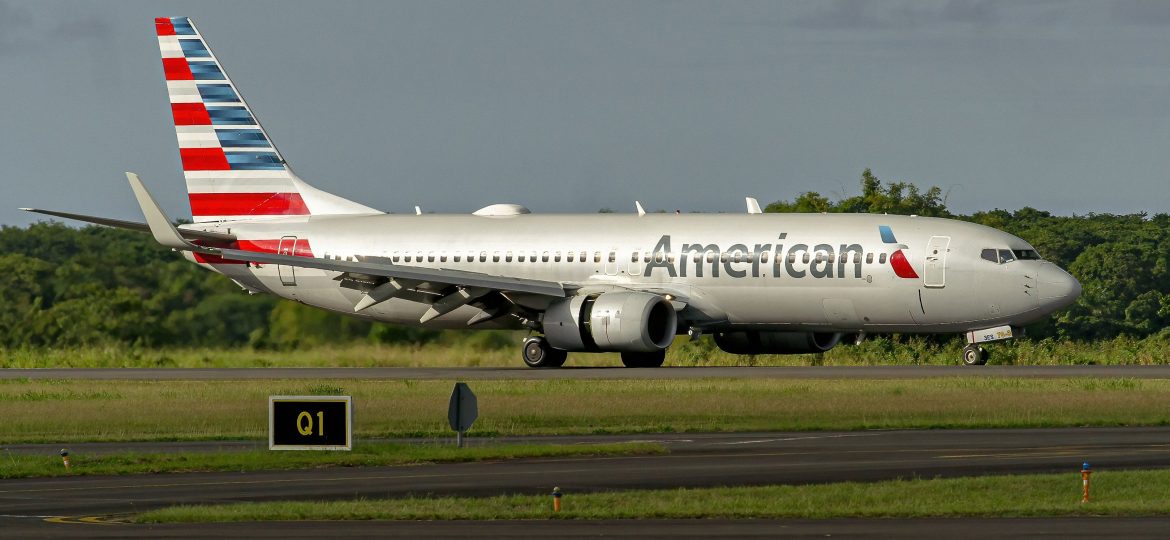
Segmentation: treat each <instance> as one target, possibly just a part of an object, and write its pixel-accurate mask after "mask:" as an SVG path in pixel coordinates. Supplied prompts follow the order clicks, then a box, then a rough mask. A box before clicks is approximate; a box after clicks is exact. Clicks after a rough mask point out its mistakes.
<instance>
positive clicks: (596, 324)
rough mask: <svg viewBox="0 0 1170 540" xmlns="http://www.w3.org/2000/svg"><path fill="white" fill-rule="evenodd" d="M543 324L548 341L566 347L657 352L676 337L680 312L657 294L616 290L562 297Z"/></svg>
mask: <svg viewBox="0 0 1170 540" xmlns="http://www.w3.org/2000/svg"><path fill="white" fill-rule="evenodd" d="M543 326H544V338H545V339H546V340H548V344H549V345H551V346H553V347H555V348H557V349H561V350H564V351H615V352H655V351H660V350H662V349H665V348H667V347H669V346H670V343H671V341H673V340H674V334H675V332H676V331H677V329H678V315H677V314H675V312H674V306H672V305H671V304H670V302H669V301H668V300H666V299H665V298H663V297H661V296H658V295H656V294H650V293H640V292H611V293H601V294H591V295H587V296H574V297H572V298H566V299H564V300H559V301H557V302H555V303H554V304H553V305H551V306H549V308H548V310H546V311H545V312H544V321H543Z"/></svg>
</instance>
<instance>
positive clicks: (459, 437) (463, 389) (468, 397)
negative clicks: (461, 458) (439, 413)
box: [447, 383, 479, 448]
mask: <svg viewBox="0 0 1170 540" xmlns="http://www.w3.org/2000/svg"><path fill="white" fill-rule="evenodd" d="M477 416H479V406H478V404H477V403H476V402H475V394H473V393H471V388H468V386H467V383H455V389H454V390H452V391H451V406H450V407H448V408H447V421H448V422H450V423H451V429H453V430H455V444H456V445H458V446H459V448H463V434H464V433H466V432H467V430H469V429H471V423H472V422H475V418H476V417H477Z"/></svg>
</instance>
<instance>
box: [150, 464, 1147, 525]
mask: <svg viewBox="0 0 1170 540" xmlns="http://www.w3.org/2000/svg"><path fill="white" fill-rule="evenodd" d="M1092 497H1093V498H1092V500H1091V501H1090V502H1089V503H1087V504H1081V502H1080V501H1081V478H1080V474H1079V473H1075V472H1074V473H1068V474H1059V475H1057V474H1045V475H1019V476H983V477H976V478H953V479H928V480H917V479H916V480H895V481H886V482H875V483H856V482H848V483H836V484H821V485H807V486H766V487H739V488H714V489H674V490H647V491H618V492H607V493H585V494H574V493H572V492H569V493H566V494H565V496H564V498H563V499H562V502H563V504H564V508H563V510H562V511H561V512H560V513H553V512H552V503H551V497H549V496H548V495H538V496H537V495H510V496H497V497H487V498H453V497H445V498H408V499H392V500H359V501H333V502H322V501H317V502H260V503H241V504H231V505H217V506H180V507H174V508H167V509H162V510H157V511H153V512H147V513H145V514H143V515H140V516H138V518H137V520H138V521H139V522H146V523H164V522H206V521H264V520H272V521H275V520H282V521H284V520H356V519H415V520H417V519H421V520H432V519H433V520H438V519H551V518H559V519H637V518H675V519H679V518H683V519H685V518H695V519H698V518H732V519H735V518H805V519H807V518H815V519H822V518H849V517H855V518H862V517H866V518H884V517H889V518H894V517H899V518H910V517H916V518H919V517H959V516H973V517H983V516H985V517H992V516H994V517H1031V516H1035V517H1041V516H1165V515H1170V470H1151V471H1117V472H1112V471H1110V472H1100V471H1098V472H1096V473H1094V475H1093V484H1092Z"/></svg>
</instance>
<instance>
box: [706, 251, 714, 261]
mask: <svg viewBox="0 0 1170 540" xmlns="http://www.w3.org/2000/svg"><path fill="white" fill-rule="evenodd" d="M707 262H709V263H713V262H715V252H714V251H708V252H707Z"/></svg>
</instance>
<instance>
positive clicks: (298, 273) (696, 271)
mask: <svg viewBox="0 0 1170 540" xmlns="http://www.w3.org/2000/svg"><path fill="white" fill-rule="evenodd" d="M155 28H156V33H157V36H158V42H159V47H160V50H161V52H162V64H163V72H164V74H165V78H166V86H167V92H168V95H169V96H170V102H171V113H172V116H173V117H174V122H175V131H176V134H177V138H178V144H179V154H180V157H181V161H182V169H183V175H184V177H185V179H186V183H187V191H188V194H189V199H190V205H191V214H192V218H193V222H192V223H190V224H184V225H180V226H175V225H173V224H172V223H171V221H170V220H169V219H167V217H166V216H167V214H166V213H165V212H164V211H163V210H162V209H161V208H160V207H159V205H158V203H157V202H156V201H155V200H154V198H153V197H152V196H151V194H150V193H149V192H148V191H147V188H146V186H145V185H144V183H143V182H142V181H141V180H140V179H139V178H138V176H137V175H135V174H133V173H127V179H128V180H129V183H130V186H131V189H132V191H133V193H134V195H135V197H136V198H137V201H138V203H139V205H140V206H141V208H142V212H143V215H144V216H145V218H146V222H145V223H140V222H131V221H124V220H117V219H110V218H102V217H96V216H87V215H82V214H74V213H67V212H59V211H50V210H40V209H25V210H29V211H33V212H39V213H43V214H47V215H51V216H57V217H65V218H70V219H77V220H82V221H87V222H91V223H98V224H102V225H108V226H114V227H123V228H129V229H135V230H141V231H149V232H150V233H151V234H152V235H153V236H154V238H155V239H156V240H157V241H158V242H159V243H160V244H162V245H163V246H166V247H169V248H172V249H173V250H176V251H179V252H181V253H182V255H183V256H184V257H185V258H187V259H188V260H190V261H192V262H194V263H196V264H198V265H200V266H202V267H204V268H206V269H208V270H210V271H212V272H217V273H219V274H222V275H224V276H226V277H228V278H229V279H231V280H233V281H234V282H236V283H237V284H239V285H240V286H241V287H242V288H243V289H245V290H247V291H248V292H250V293H264V294H273V295H276V296H279V297H281V298H286V299H289V300H294V301H297V302H302V303H304V304H307V305H310V306H315V307H318V308H321V309H326V310H329V311H333V312H337V313H343V314H346V315H350V316H354V317H360V318H363V319H368V320H371V321H382V322H387V323H394V324H402V325H418V326H425V327H430V328H445V329H466V328H472V329H477V328H484V329H486V328H494V329H514V330H527V331H529V336H528V337H527V338H526V339H525V340H524V342H523V346H522V347H521V357H522V359H523V361H524V363H525V364H526V365H528V366H529V367H533V368H554V367H560V366H561V365H563V364H564V363H565V361H566V358H567V354H568V353H570V352H572V353H595V352H617V353H620V355H621V360H622V363H623V364H624V365H626V366H628V367H658V366H661V365H662V364H663V361H664V359H665V356H666V350H667V348H668V347H670V345H671V344H672V342H673V340H674V339H675V338H676V336H680V335H689V336H690V337H691V338H692V339H697V338H698V337H700V336H702V335H703V334H710V335H711V336H713V338H714V341H715V343H716V345H718V347H719V348H720V349H722V350H724V351H727V352H729V353H734V354H744V355H754V354H798V353H818V352H825V351H828V350H829V349H832V348H833V347H835V346H837V345H838V344H841V343H847V342H860V340H861V339H862V338H864V337H865V336H866V335H867V334H874V333H882V334H886V333H902V334H940V333H957V334H963V335H964V336H965V337H966V341H967V346H966V347H964V349H963V353H962V362H963V363H965V364H968V365H978V364H983V363H985V362H986V361H987V359H988V353H987V350H986V349H985V348H984V347H983V345H984V344H986V343H991V342H996V341H1001V340H1005V339H1012V338H1016V337H1019V336H1020V335H1021V332H1022V331H1021V327H1022V326H1023V325H1027V324H1029V323H1032V322H1035V321H1038V320H1040V319H1042V318H1044V317H1046V316H1048V315H1050V314H1051V313H1053V312H1055V311H1057V310H1059V309H1061V308H1064V307H1066V306H1068V305H1069V304H1071V303H1072V302H1073V301H1075V300H1076V298H1077V297H1078V295H1079V294H1080V291H1081V286H1080V283H1078V282H1077V280H1076V279H1074V278H1073V277H1072V276H1071V275H1069V274H1068V273H1066V272H1065V271H1064V270H1062V269H1060V268H1059V267H1057V266H1056V265H1055V264H1053V263H1051V262H1047V261H1044V260H1042V259H1041V257H1040V256H1039V255H1038V254H1037V252H1036V250H1035V249H1034V248H1033V247H1032V246H1031V245H1030V244H1028V243H1027V242H1025V241H1024V240H1022V239H1020V238H1017V237H1015V236H1012V235H1010V234H1007V233H1005V232H1002V231H999V230H996V229H993V228H990V227H985V226H982V225H977V224H973V223H967V222H962V221H956V220H950V219H940V218H927V217H916V216H894V215H873V214H767V213H763V212H762V211H761V210H760V206H759V203H758V202H757V201H756V200H755V199H752V198H748V199H747V212H745V213H743V214H683V213H679V212H675V213H672V214H664V213H661V214H660V213H646V212H645V210H644V209H643V208H642V205H641V203H636V208H637V212H636V213H634V214H605V213H598V214H575V215H568V214H550V215H539V214H533V213H531V212H530V211H529V210H528V209H527V208H525V207H523V206H520V205H518V204H492V205H489V206H485V207H483V208H481V209H479V210H477V211H475V212H473V213H471V214H469V215H465V214H461V215H442V214H423V213H422V210H421V209H420V208H418V207H415V212H413V213H410V214H398V215H395V214H388V213H385V212H382V211H379V210H376V209H374V208H371V207H369V206H366V205H364V204H361V203H358V202H354V201H351V200H347V199H345V198H342V197H339V196H337V195H333V194H330V193H327V192H325V191H322V190H320V189H317V188H314V187H312V186H310V185H309V184H308V183H306V182H305V181H303V180H302V179H301V178H299V177H298V176H297V175H296V174H294V173H293V171H292V169H291V168H290V167H289V165H288V162H286V161H285V158H284V156H283V154H281V153H280V151H279V150H278V149H277V148H276V146H275V145H274V144H273V143H272V139H271V138H270V137H269V135H268V132H267V131H265V130H264V128H263V127H262V126H261V125H260V123H259V122H258V121H257V119H256V116H255V114H254V113H253V110H252V108H251V107H250V106H249V105H248V104H247V103H246V102H245V101H244V99H243V98H242V97H241V95H240V92H239V91H238V90H237V88H236V86H235V84H234V83H233V82H232V80H231V79H230V78H229V77H228V76H227V73H226V72H225V71H224V70H223V67H222V65H221V64H220V62H219V60H218V58H217V57H216V56H215V55H214V54H213V53H212V51H211V48H210V47H208V46H207V42H206V40H204V38H203V35H202V34H200V33H199V31H198V30H197V29H196V28H195V25H194V24H193V23H192V22H191V20H190V19H188V18H185V17H169V18H159V19H156V20H155Z"/></svg>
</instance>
